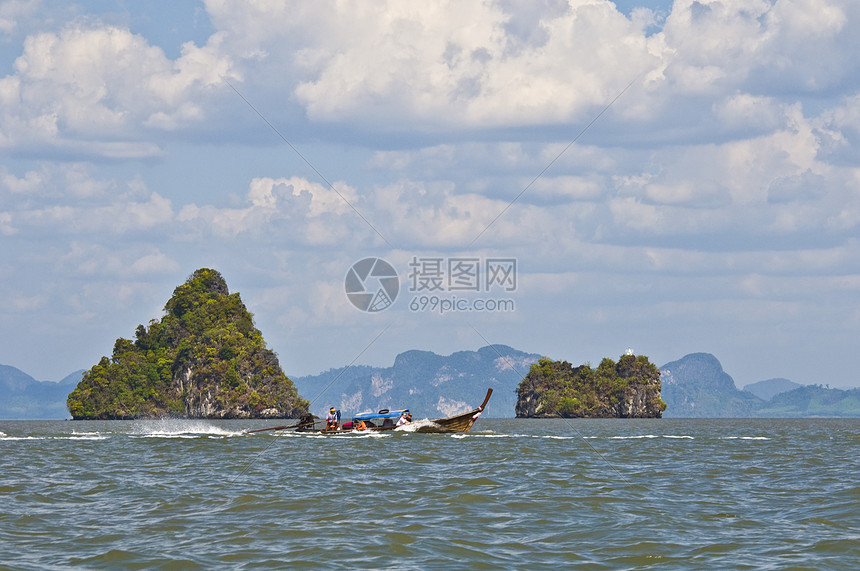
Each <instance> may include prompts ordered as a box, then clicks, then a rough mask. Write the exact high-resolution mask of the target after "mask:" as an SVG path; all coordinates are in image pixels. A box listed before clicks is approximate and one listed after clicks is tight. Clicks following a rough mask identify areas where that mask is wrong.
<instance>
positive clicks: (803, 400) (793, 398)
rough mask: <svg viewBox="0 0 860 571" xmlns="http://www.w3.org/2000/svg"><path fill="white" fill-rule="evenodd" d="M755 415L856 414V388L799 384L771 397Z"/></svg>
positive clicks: (859, 409) (859, 412)
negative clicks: (842, 388) (831, 387)
mask: <svg viewBox="0 0 860 571" xmlns="http://www.w3.org/2000/svg"><path fill="white" fill-rule="evenodd" d="M758 416H770V417H779V418H792V417H811V416H828V417H840V416H841V417H856V416H860V389H849V390H840V389H829V388H825V387H822V386H821V385H806V386H800V387H798V388H796V389H794V390H791V391H788V392H784V393H779V394H778V395H776V396H774V397H773V398H772V399H771V400H770V402H768V403H766V404H765V405H764V406H763V407H762V408H761V409H760V410H759V411H758Z"/></svg>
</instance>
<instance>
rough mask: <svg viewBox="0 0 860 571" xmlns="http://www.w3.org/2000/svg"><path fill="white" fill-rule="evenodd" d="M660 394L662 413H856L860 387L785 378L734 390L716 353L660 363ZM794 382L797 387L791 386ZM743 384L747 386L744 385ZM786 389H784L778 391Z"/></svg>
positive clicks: (735, 415) (783, 415)
mask: <svg viewBox="0 0 860 571" xmlns="http://www.w3.org/2000/svg"><path fill="white" fill-rule="evenodd" d="M660 379H661V384H662V397H663V400H664V401H665V402H666V404H667V405H668V406H667V408H666V411H665V412H664V413H663V416H664V417H667V418H671V417H698V418H738V417H757V418H760V417H779V418H800V417H810V416H826V417H857V416H860V389H849V390H840V389H831V388H825V387H822V386H820V385H798V384H797V383H793V382H792V381H789V380H788V379H768V380H767V381H762V382H760V383H753V384H752V385H747V387H751V388H753V390H755V391H757V392H758V393H759V394H763V395H765V396H767V395H773V396H772V397H771V398H770V399H764V398H761V397H760V396H757V395H756V394H754V393H753V392H750V391H747V390H743V391H741V390H738V388H737V387H736V386H735V382H734V380H733V379H732V377H731V376H729V375H728V374H727V373H726V372H725V371H723V367H722V365H721V364H720V362H719V361H718V360H717V358H716V357H714V356H713V355H711V354H710V353H691V354H689V355H686V356H685V357H683V358H681V359H679V360H677V361H672V362H671V363H666V364H665V365H663V366H662V367H660ZM792 385H796V388H793V389H792V388H791V387H792ZM745 388H746V387H745ZM783 388H789V390H786V391H783V390H781V389H783Z"/></svg>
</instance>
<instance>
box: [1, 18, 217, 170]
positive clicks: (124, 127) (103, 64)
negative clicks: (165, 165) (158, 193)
mask: <svg viewBox="0 0 860 571" xmlns="http://www.w3.org/2000/svg"><path fill="white" fill-rule="evenodd" d="M219 40H220V36H219V35H217V34H216V35H214V36H213V37H212V38H211V39H210V43H209V44H207V45H205V46H203V47H198V46H196V45H194V44H193V43H186V44H185V45H184V46H183V48H182V55H181V57H180V58H179V59H177V60H176V61H171V60H169V59H168V58H167V57H166V56H165V55H164V52H163V51H162V50H161V48H159V47H156V46H152V45H150V44H149V43H148V42H147V40H146V39H145V38H143V37H142V36H140V35H136V34H132V33H131V32H130V31H129V30H128V29H124V28H119V27H115V26H109V25H101V24H99V23H97V22H94V23H85V22H83V21H78V22H76V23H72V24H69V25H67V26H65V27H64V28H63V29H62V30H61V31H59V32H41V33H36V34H33V35H30V36H28V37H27V39H26V40H25V42H24V48H23V53H22V54H21V56H20V57H19V58H18V59H17V60H16V61H15V64H14V68H15V74H14V75H7V76H6V77H4V78H2V79H0V101H2V102H3V103H4V105H3V111H2V112H0V133H2V135H3V136H2V138H0V144H2V145H3V146H4V147H7V148H8V147H21V148H32V147H33V146H35V145H40V144H48V145H52V146H55V147H56V148H58V149H60V150H62V151H67V152H68V151H72V152H89V153H92V154H96V155H103V156H106V157H110V158H139V157H147V156H158V155H159V154H160V150H159V145H158V144H157V143H154V142H152V141H146V140H141V138H143V137H145V129H146V128H152V129H159V130H175V129H178V128H179V127H181V126H184V125H190V124H194V123H196V122H199V121H201V120H202V119H203V118H204V117H205V111H204V109H203V107H202V104H203V103H204V101H205V99H206V97H205V96H206V93H207V90H208V89H210V88H211V87H212V86H213V85H216V84H219V83H220V82H221V80H222V78H223V77H230V76H231V75H230V74H231V72H230V62H229V58H228V57H226V56H225V55H224V54H223V53H219V49H218V44H219Z"/></svg>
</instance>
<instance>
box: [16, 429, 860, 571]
mask: <svg viewBox="0 0 860 571" xmlns="http://www.w3.org/2000/svg"><path fill="white" fill-rule="evenodd" d="M279 423H280V424H284V421H259V420H256V421H235V420H234V421H208V420H199V421H190V420H161V421H105V422H100V421H99V422H96V421H93V422H90V421H60V420H58V421H0V470H2V474H0V569H16V570H17V569H34V570H35V569H38V570H45V569H182V570H184V569H299V568H309V567H317V568H327V569H445V570H448V569H469V570H475V569H560V568H563V569H567V568H570V569H595V570H597V569H661V570H664V569H815V570H820V569H846V570H848V569H850V570H855V569H858V568H860V482H858V480H860V459H858V458H860V454H858V452H860V419H649V420H583V419H577V420H562V419H556V420H526V419H493V418H480V419H479V420H478V422H477V423H476V424H475V426H474V428H473V429H472V432H471V433H469V434H462V435H443V434H420V433H415V432H411V431H408V430H404V431H401V430H398V431H394V432H388V433H384V434H370V435H368V434H364V435H355V434H353V435H343V436H319V435H309V434H295V433H292V432H286V431H269V432H259V433H252V434H249V433H248V432H247V431H248V430H251V429H256V428H264V427H267V426H275V425H277V424H279Z"/></svg>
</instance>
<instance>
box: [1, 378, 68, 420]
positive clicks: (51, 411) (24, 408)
mask: <svg viewBox="0 0 860 571" xmlns="http://www.w3.org/2000/svg"><path fill="white" fill-rule="evenodd" d="M82 375H83V370H81V371H75V372H74V373H71V374H70V375H67V376H66V377H64V378H63V379H62V380H60V381H59V382H53V381H37V380H36V379H34V378H33V377H31V376H30V375H28V374H27V373H25V372H24V371H22V370H20V369H17V368H15V367H11V366H9V365H0V418H3V419H9V420H43V419H56V418H71V415H69V411H68V410H66V397H67V396H68V394H69V393H70V392H71V391H72V389H74V388H75V385H77V384H78V382H79V381H80V380H81V376H82Z"/></svg>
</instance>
